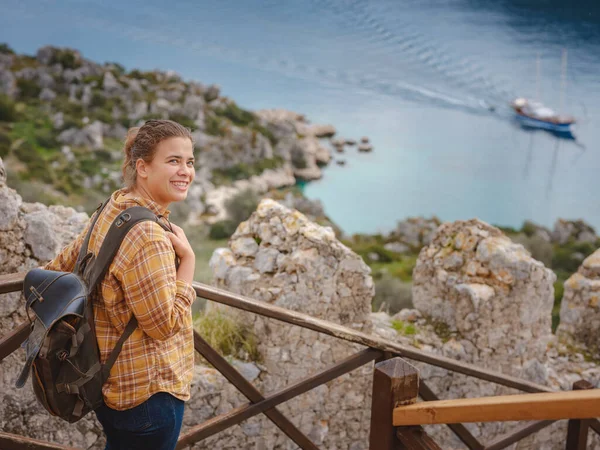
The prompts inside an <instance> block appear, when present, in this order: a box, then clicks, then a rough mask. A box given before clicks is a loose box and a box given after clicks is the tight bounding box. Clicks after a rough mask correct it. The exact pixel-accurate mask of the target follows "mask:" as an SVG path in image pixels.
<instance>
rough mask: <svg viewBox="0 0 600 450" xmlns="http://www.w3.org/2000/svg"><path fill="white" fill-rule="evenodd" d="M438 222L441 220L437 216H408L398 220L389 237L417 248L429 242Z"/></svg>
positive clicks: (438, 224)
mask: <svg viewBox="0 0 600 450" xmlns="http://www.w3.org/2000/svg"><path fill="white" fill-rule="evenodd" d="M440 224H441V222H440V220H439V219H438V218H437V217H432V218H431V219H426V218H424V217H409V218H408V219H406V220H403V221H401V222H398V224H397V225H396V228H395V229H394V230H392V232H391V233H390V239H393V241H395V242H401V243H403V244H406V245H408V246H410V247H411V248H413V249H416V250H418V249H420V248H421V247H423V246H424V245H428V244H429V243H430V242H431V239H432V237H433V235H434V233H435V232H436V230H437V228H438V227H439V226H440Z"/></svg>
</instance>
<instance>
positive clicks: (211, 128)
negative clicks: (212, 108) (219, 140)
mask: <svg viewBox="0 0 600 450" xmlns="http://www.w3.org/2000/svg"><path fill="white" fill-rule="evenodd" d="M205 125H206V130H205V132H206V134H209V135H211V136H225V135H226V134H227V126H226V124H225V123H224V122H223V120H222V119H221V118H219V117H217V116H215V115H213V114H207V115H206V123H205Z"/></svg>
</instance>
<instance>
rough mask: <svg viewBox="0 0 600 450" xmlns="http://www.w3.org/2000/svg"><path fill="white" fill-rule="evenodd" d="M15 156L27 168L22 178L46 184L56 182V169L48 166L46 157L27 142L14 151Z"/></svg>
mask: <svg viewBox="0 0 600 450" xmlns="http://www.w3.org/2000/svg"><path fill="white" fill-rule="evenodd" d="M13 154H14V155H15V156H16V157H17V158H18V159H19V161H21V162H23V163H24V164H25V165H26V166H27V169H28V170H27V171H26V172H24V173H23V174H22V175H21V177H22V178H23V179H26V180H40V181H43V182H44V183H52V182H53V181H54V169H52V167H51V166H50V165H49V164H48V161H47V160H46V158H45V157H44V156H42V155H41V154H39V153H38V152H37V151H36V149H35V148H34V147H33V146H32V145H31V144H30V143H29V142H27V141H25V142H23V143H21V145H19V146H17V148H15V149H14V150H13Z"/></svg>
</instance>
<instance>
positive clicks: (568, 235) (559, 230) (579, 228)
mask: <svg viewBox="0 0 600 450" xmlns="http://www.w3.org/2000/svg"><path fill="white" fill-rule="evenodd" d="M570 239H573V240H575V241H577V242H591V243H595V242H597V240H598V236H596V232H595V230H594V229H593V228H592V227H591V226H590V225H588V224H586V223H585V222H584V221H583V220H574V221H569V220H564V219H558V220H557V221H556V223H555V224H554V230H553V231H552V240H553V241H554V242H556V243H558V244H561V245H562V244H565V243H567V242H568V241H569V240H570Z"/></svg>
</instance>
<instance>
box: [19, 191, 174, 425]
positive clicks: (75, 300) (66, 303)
mask: <svg viewBox="0 0 600 450" xmlns="http://www.w3.org/2000/svg"><path fill="white" fill-rule="evenodd" d="M109 201H110V200H107V201H106V202H104V203H103V204H102V205H100V206H99V207H98V209H97V210H96V215H95V216H94V219H93V221H92V224H91V225H90V228H89V230H88V232H87V235H86V237H85V240H84V242H83V244H82V246H81V250H80V251H79V256H78V258H77V262H76V264H75V268H74V270H73V272H56V271H52V270H43V269H33V270H31V271H29V272H28V273H27V275H26V276H25V281H24V284H23V293H24V296H25V299H26V304H25V308H26V311H27V316H28V317H29V320H30V322H31V333H30V335H29V338H28V339H27V341H26V342H25V343H24V346H25V348H26V351H27V359H26V363H25V367H24V368H23V370H22V371H21V374H20V376H19V378H18V379H17V382H16V386H17V387H19V388H20V387H23V385H24V384H25V381H27V377H28V376H29V372H31V382H32V385H33V391H34V392H35V395H36V397H37V399H38V400H39V402H40V403H41V404H42V405H43V407H44V408H45V409H46V410H47V411H48V412H49V413H50V414H52V415H54V416H58V417H60V418H62V419H64V420H66V421H68V422H71V423H72V422H77V421H78V420H79V419H81V418H82V417H83V416H85V415H86V414H87V413H88V412H89V411H92V410H94V409H96V408H98V407H99V406H101V405H102V404H103V399H102V385H103V384H104V382H105V381H106V379H107V378H108V376H109V374H110V369H111V368H112V366H113V364H114V362H115V361H116V359H117V356H119V352H120V351H121V348H122V347H123V343H124V342H125V340H126V339H127V338H128V337H129V336H130V335H131V333H133V331H134V330H135V328H136V327H137V320H136V318H135V316H132V318H131V320H130V321H129V323H128V324H127V326H126V327H125V331H124V332H123V335H122V336H121V337H120V339H119V341H118V342H117V344H116V345H115V348H114V349H113V350H112V352H111V354H110V356H109V358H108V360H107V361H106V363H105V364H101V363H100V351H99V349H98V343H97V341H96V330H95V327H94V311H93V307H92V296H93V294H94V293H95V291H96V288H97V287H98V286H99V283H100V281H102V279H103V278H104V276H105V275H106V272H107V271H108V268H109V266H110V264H111V262H112V260H113V258H114V256H115V254H116V253H117V251H118V250H119V247H120V246H121V242H122V241H123V238H124V237H125V235H126V234H127V232H128V231H129V230H130V229H131V227H133V226H134V225H135V224H136V223H138V222H140V221H143V220H152V221H155V222H157V223H158V224H160V225H161V227H163V228H164V229H165V230H167V231H170V230H168V228H167V227H166V226H165V225H164V224H162V223H161V222H160V221H159V219H158V217H157V216H156V215H155V214H154V213H152V212H151V211H150V210H149V209H147V208H143V207H140V206H136V207H133V208H129V209H127V210H125V211H123V212H122V213H120V214H119V215H118V216H117V217H116V218H115V220H114V221H113V223H112V225H111V227H110V229H109V231H108V233H107V235H106V237H105V239H104V241H103V242H102V246H101V248H100V250H99V252H98V255H94V254H92V253H89V252H88V244H89V240H90V236H91V233H92V230H93V229H94V225H95V224H96V221H97V220H98V217H99V216H100V213H101V212H102V210H103V209H104V207H105V206H106V204H107V203H108V202H109Z"/></svg>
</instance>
